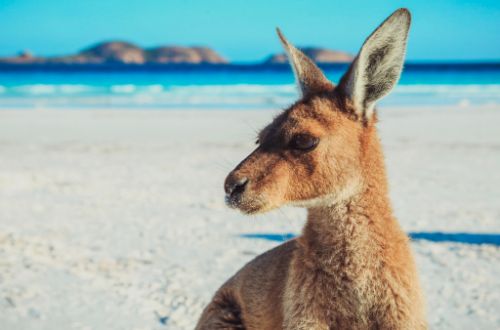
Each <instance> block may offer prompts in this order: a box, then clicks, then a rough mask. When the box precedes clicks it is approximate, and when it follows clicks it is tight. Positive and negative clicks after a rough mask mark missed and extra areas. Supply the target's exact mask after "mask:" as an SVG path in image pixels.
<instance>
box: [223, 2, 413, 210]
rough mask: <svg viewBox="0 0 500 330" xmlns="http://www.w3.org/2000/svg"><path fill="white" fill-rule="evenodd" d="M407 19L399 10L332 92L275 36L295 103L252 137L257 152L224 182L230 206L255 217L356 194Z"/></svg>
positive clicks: (397, 69) (396, 69)
mask: <svg viewBox="0 0 500 330" xmlns="http://www.w3.org/2000/svg"><path fill="white" fill-rule="evenodd" d="M409 26H410V13H409V12H408V10H406V9H399V10H397V11H396V12H394V13H393V14H392V15H391V16H390V17H389V18H387V19H386V20H385V21H384V22H383V23H382V24H381V25H380V26H379V27H378V28H377V29H376V30H375V31H374V32H373V33H372V34H371V35H370V36H369V37H368V39H367V40H366V41H365V43H364V44H363V46H362V47H361V50H360V51H359V54H358V55H357V57H356V58H355V59H354V61H353V63H352V64H351V66H350V68H349V70H348V71H347V73H346V74H345V75H344V76H343V77H342V79H341V80H340V83H339V85H338V86H335V85H334V84H333V83H331V82H330V81H329V80H328V79H327V78H326V77H325V75H324V74H323V73H322V72H321V70H320V69H319V68H318V67H317V66H316V65H315V64H314V62H313V61H312V60H311V59H309V58H308V57H307V56H306V55H305V54H304V53H302V52H301V51H300V50H299V49H297V48H295V47H294V46H293V45H292V44H290V43H289V42H288V41H287V40H286V39H285V37H284V36H283V34H282V33H281V31H279V30H278V35H279V37H280V39H281V42H282V44H283V47H284V48H285V50H286V52H287V55H288V59H289V61H290V64H291V66H292V68H293V71H294V73H295V78H296V81H297V84H298V86H299V90H300V92H301V98H300V100H298V101H297V102H296V103H295V104H293V105H292V106H291V107H289V108H288V109H286V110H285V111H284V112H282V113H281V114H280V115H279V116H277V117H276V118H275V119H274V121H273V122H272V123H271V124H269V125H268V126H267V127H265V128H264V129H263V130H262V131H261V132H260V134H259V137H258V141H257V143H258V147H257V148H256V149H255V150H254V151H253V152H252V153H251V154H250V155H249V156H248V157H247V158H246V159H244V160H243V161H242V162H241V163H240V164H239V165H238V166H237V167H236V168H235V169H234V170H233V171H232V172H231V173H230V174H229V175H228V177H227V178H226V181H225V184H224V189H225V191H226V202H227V204H228V205H229V206H231V207H235V208H238V209H240V210H241V211H242V212H245V213H258V212H264V211H268V210H271V209H273V208H277V207H280V206H281V205H285V204H293V205H299V206H306V207H310V206H317V205H322V204H325V203H329V204H331V203H334V202H335V201H339V200H343V199H346V198H349V197H350V196H352V195H353V194H355V193H356V192H357V191H358V190H359V189H361V187H362V186H363V178H364V172H365V171H367V170H369V168H368V169H367V168H366V167H367V166H366V164H363V163H362V162H361V159H362V156H363V152H365V150H364V149H365V147H364V145H365V144H366V143H365V142H364V141H363V139H364V136H366V135H367V132H368V131H374V127H373V126H374V124H375V122H376V118H375V117H376V116H375V114H374V106H375V102H376V101H377V100H379V99H380V98H382V97H384V96H385V95H387V94H388V93H389V92H390V90H391V89H392V88H393V87H394V85H395V84H396V83H397V81H398V79H399V76H400V74H401V70H402V66H403V61H404V56H405V50H406V40H407V36H408V30H409Z"/></svg>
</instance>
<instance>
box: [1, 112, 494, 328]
mask: <svg viewBox="0 0 500 330" xmlns="http://www.w3.org/2000/svg"><path fill="white" fill-rule="evenodd" d="M272 115H273V112H272V111H254V112H252V111H232V112H231V111H225V112H215V111H182V112H178V111H147V112H146V111H144V112H143V111H118V110H117V111H107V110H99V111H89V110H87V111H77V110H75V111H0V328H1V329H191V328H193V326H194V324H195V322H196V320H197V317H198V315H199V313H200V312H201V309H202V308H203V306H204V305H205V304H206V303H207V302H208V301H209V299H210V297H211V295H212V294H213V292H214V291H215V289H216V288H217V287H218V286H219V285H220V284H221V283H222V282H223V281H224V280H225V279H227V278H228V277H229V276H230V275H231V274H233V273H234V272H235V271H236V270H237V269H239V268H240V267H241V266H242V265H243V264H244V263H245V262H247V261H248V260H250V259H252V258H253V257H254V256H255V255H257V254H260V253H262V252H263V251H265V250H267V249H269V248H271V247H273V246H275V245H276V244H278V242H273V241H267V240H261V239H249V238H242V237H240V236H239V235H241V234H249V233H274V234H283V233H288V232H293V233H297V232H298V231H299V230H300V228H301V226H302V224H303V221H304V220H303V219H304V211H303V210H300V209H284V210H282V211H277V212H274V213H271V214H268V215H263V216H258V217H253V218H249V217H245V216H243V215H240V214H238V213H237V212H235V211H233V210H229V209H227V208H226V207H225V206H224V203H223V191H222V182H223V179H224V177H225V175H226V174H227V173H228V171H229V170H230V169H232V167H233V166H234V165H235V164H237V163H238V162H239V161H240V160H241V159H242V158H243V157H244V156H245V155H246V154H247V153H248V152H249V151H250V150H251V149H252V148H253V141H254V137H255V132H256V130H257V129H258V128H259V127H261V126H262V124H264V123H266V122H267V121H268V120H269V119H270V118H271V117H272ZM499 125H500V108H499V107H498V106H496V107H495V106H491V107H484V108H465V109H444V108H434V109H432V108H427V109H420V110H417V109H398V108H394V109H384V110H383V111H382V113H381V123H380V130H381V135H382V140H383V143H384V145H385V152H386V158H387V165H388V170H389V176H390V184H391V193H392V198H393V201H394V208H395V212H396V214H397V216H398V217H399V219H400V221H401V223H402V225H403V227H404V228H405V230H407V231H408V232H434V231H445V232H468V233H497V234H498V233H500V188H499V187H500V126H499ZM413 248H414V251H415V253H416V256H417V262H418V266H419V271H420V274H421V278H422V282H423V286H424V288H425V290H426V296H427V301H428V309H429V313H428V314H429V321H430V324H431V328H432V329H499V328H500V313H499V312H498V311H499V310H500V275H499V274H500V248H499V247H495V246H491V245H470V244H461V243H447V242H430V241H417V242H415V243H413Z"/></svg>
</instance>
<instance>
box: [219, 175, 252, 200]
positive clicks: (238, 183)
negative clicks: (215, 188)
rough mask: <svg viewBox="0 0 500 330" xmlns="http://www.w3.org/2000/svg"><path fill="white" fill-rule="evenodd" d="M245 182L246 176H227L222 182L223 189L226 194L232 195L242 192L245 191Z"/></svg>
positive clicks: (246, 181) (246, 180)
mask: <svg viewBox="0 0 500 330" xmlns="http://www.w3.org/2000/svg"><path fill="white" fill-rule="evenodd" d="M247 183H248V178H247V177H243V178H238V177H236V176H235V175H230V176H228V178H227V179H226V182H225V183H224V190H225V191H226V195H228V196H233V195H237V194H241V193H243V192H244V191H245V187H246V185H247Z"/></svg>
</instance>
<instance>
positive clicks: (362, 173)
mask: <svg viewBox="0 0 500 330" xmlns="http://www.w3.org/2000/svg"><path fill="white" fill-rule="evenodd" d="M313 71H314V70H313ZM311 79H312V77H309V80H308V81H311ZM321 79H323V77H321ZM312 85H314V84H312V83H311V84H309V85H308V86H312ZM320 85H321V86H324V88H323V89H320V90H315V91H311V90H310V89H308V92H307V94H305V95H304V98H303V99H302V100H300V101H299V102H297V103H296V104H294V105H293V106H291V107H290V108H289V109H288V110H286V111H284V112H283V113H282V114H280V115H279V116H278V117H277V118H275V120H274V121H273V122H272V123H271V124H270V125H269V126H267V127H266V128H264V129H263V130H262V132H261V133H260V135H259V146H258V148H257V149H256V150H255V151H254V152H253V153H252V154H250V156H248V157H247V158H246V159H245V160H244V161H243V162H242V163H240V164H239V165H238V166H237V167H236V168H235V169H234V170H233V171H232V172H231V173H230V175H229V176H228V178H227V179H226V191H228V192H229V193H231V192H232V189H233V187H234V186H235V183H236V182H241V180H242V178H245V179H247V181H246V183H245V185H244V186H242V187H243V188H241V187H240V188H241V189H242V192H241V193H239V194H238V196H237V198H235V199H231V200H229V204H230V205H231V206H233V207H236V208H238V209H240V210H241V211H243V212H245V213H249V214H250V213H257V212H264V211H268V210H271V209H274V208H277V207H280V206H281V205H285V204H294V205H299V206H305V207H307V208H308V216H307V223H306V225H305V227H304V229H303V232H302V235H301V236H300V237H298V238H297V239H294V240H291V241H289V242H286V243H284V244H282V245H280V246H278V247H276V248H275V249H273V250H270V251H268V252H266V253H264V254H262V255H261V256H259V257H257V258H256V259H254V260H253V261H251V262H250V263H248V264H247V265H246V266H244V267H243V268H242V269H241V270H240V271H239V272H238V273H237V274H236V275H234V276H233V277H232V278H231V279H229V280H228V281H227V282H226V283H225V284H224V285H223V286H222V287H221V288H220V289H219V290H218V291H217V293H216V294H215V296H214V298H213V300H212V302H211V303H210V304H209V305H208V306H207V307H206V309H205V310H204V312H203V314H202V316H201V318H200V320H199V322H198V326H197V328H196V329H259V330H266V329H269V330H271V329H272V330H275V329H425V328H426V322H425V316H424V308H423V302H422V301H423V300H422V297H421V294H420V288H419V284H418V278H417V275H416V270H415V265H414V262H413V258H412V255H411V251H410V247H409V242H408V238H407V236H406V235H405V234H404V232H403V231H402V230H401V228H400V227H399V225H398V223H397V221H396V219H395V218H394V216H393V215H392V211H391V207H390V202H389V198H388V191H387V179H386V174H385V168H384V161H383V155H382V150H381V146H380V141H379V138H378V135H377V130H376V127H375V124H376V115H371V116H369V117H367V116H364V115H363V116H359V114H360V113H362V111H361V110H360V109H355V108H353V107H354V105H353V104H354V102H352V101H351V100H350V97H349V96H348V95H347V94H346V93H345V90H344V89H343V88H342V86H339V87H338V88H336V89H333V85H325V84H318V86H320ZM296 134H308V135H311V136H314V137H316V138H318V139H319V141H320V142H319V144H318V145H317V147H316V148H314V149H313V150H311V151H307V152H304V151H299V150H294V149H291V148H290V147H289V146H290V140H291V139H293V137H294V136H295V135H296Z"/></svg>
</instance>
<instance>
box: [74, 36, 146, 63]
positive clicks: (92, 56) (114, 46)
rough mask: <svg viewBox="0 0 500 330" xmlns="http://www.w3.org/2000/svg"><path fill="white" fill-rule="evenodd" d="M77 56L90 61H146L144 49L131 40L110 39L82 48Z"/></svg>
mask: <svg viewBox="0 0 500 330" xmlns="http://www.w3.org/2000/svg"><path fill="white" fill-rule="evenodd" d="M77 57H79V58H82V59H87V60H88V61H89V62H92V63H94V62H97V63H99V62H118V63H127V64H128V63H133V64H143V63H145V62H146V56H145V53H144V50H143V49H142V48H140V47H138V46H136V45H134V44H132V43H130V42H125V41H110V42H102V43H99V44H96V45H94V46H92V47H89V48H87V49H84V50H82V51H81V52H80V53H79V54H78V55H77Z"/></svg>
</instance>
